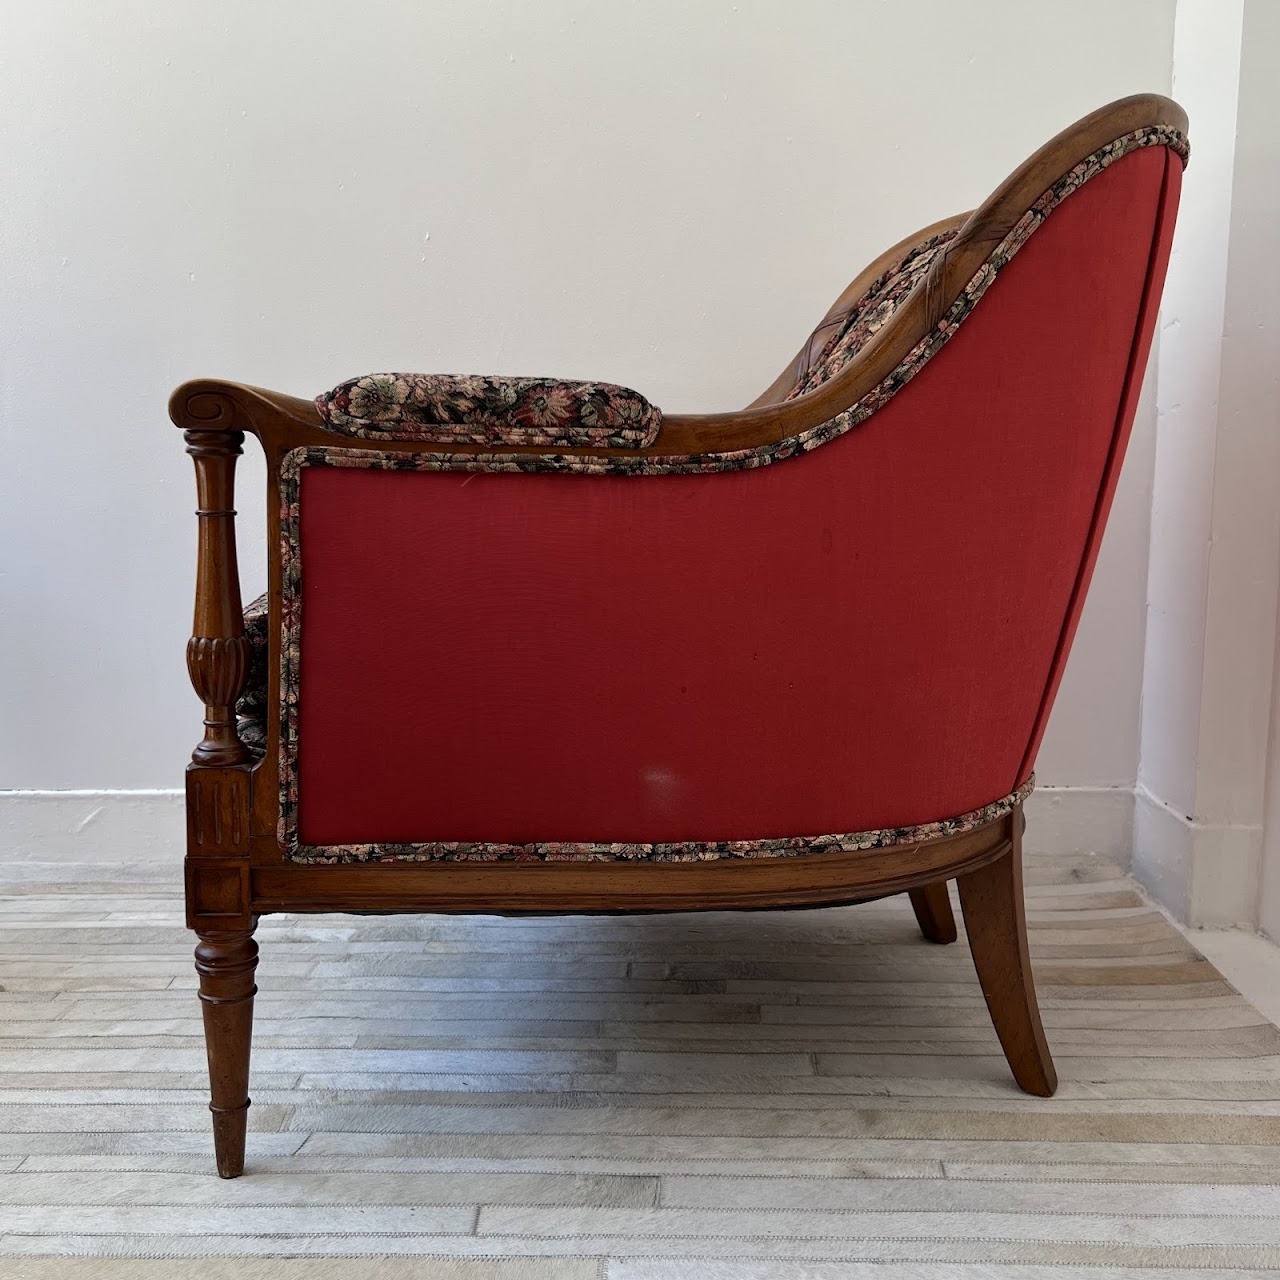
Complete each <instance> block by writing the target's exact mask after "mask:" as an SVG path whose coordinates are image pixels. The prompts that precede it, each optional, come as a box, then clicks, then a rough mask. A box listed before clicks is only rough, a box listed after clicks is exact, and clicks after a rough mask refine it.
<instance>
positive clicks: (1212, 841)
mask: <svg viewBox="0 0 1280 1280" xmlns="http://www.w3.org/2000/svg"><path fill="white" fill-rule="evenodd" d="M1133 818H1134V821H1133V873H1134V875H1136V876H1137V877H1138V879H1139V880H1140V881H1141V882H1142V884H1143V885H1144V886H1145V888H1146V889H1147V891H1148V892H1149V893H1150V894H1151V895H1152V897H1154V898H1155V899H1156V900H1157V901H1159V902H1160V903H1161V904H1162V905H1163V906H1164V907H1166V908H1167V909H1168V911H1169V912H1170V914H1171V915H1173V916H1174V917H1175V918H1176V919H1177V920H1180V921H1181V922H1182V923H1184V924H1188V925H1193V926H1195V927H1198V928H1209V929H1224V928H1235V927H1241V928H1245V929H1249V930H1255V929H1257V927H1258V897H1259V883H1260V876H1261V868H1262V827H1261V826H1232V825H1229V824H1226V823H1206V822H1197V821H1196V820H1195V819H1193V818H1191V817H1189V816H1187V815H1186V814H1183V813H1179V812H1177V810H1175V809H1172V808H1170V807H1169V805H1167V804H1166V803H1165V802H1164V801H1163V800H1161V799H1160V798H1159V797H1158V796H1156V795H1153V794H1152V793H1151V792H1150V791H1148V790H1147V788H1146V787H1144V786H1143V785H1142V784H1141V783H1139V784H1138V787H1137V790H1136V792H1135V795H1134V814H1133Z"/></svg>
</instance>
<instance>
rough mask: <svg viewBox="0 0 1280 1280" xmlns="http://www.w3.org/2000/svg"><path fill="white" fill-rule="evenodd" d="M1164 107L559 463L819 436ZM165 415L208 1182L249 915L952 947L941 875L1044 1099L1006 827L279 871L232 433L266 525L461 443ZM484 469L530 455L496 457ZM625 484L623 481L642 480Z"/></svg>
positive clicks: (999, 1014) (275, 802) (1154, 101)
mask: <svg viewBox="0 0 1280 1280" xmlns="http://www.w3.org/2000/svg"><path fill="white" fill-rule="evenodd" d="M1186 123H1187V122H1186V116H1185V114H1184V113H1183V111H1182V110H1181V108H1179V107H1178V106H1177V105H1176V104H1175V103H1173V102H1171V101H1169V100H1168V99H1166V98H1162V97H1159V96H1156V95H1139V96H1136V97H1132V98H1126V99H1123V100H1121V101H1119V102H1116V103H1113V104H1111V105H1110V106H1107V107H1104V108H1102V109H1101V110H1099V111H1096V112H1094V113H1093V114H1092V115H1089V116H1086V117H1085V118H1084V119H1083V120H1081V121H1079V122H1078V123H1077V124H1075V125H1074V126H1072V127H1071V128H1070V129H1067V130H1066V131H1064V132H1063V133H1061V134H1059V135H1058V137H1056V138H1054V139H1053V140H1052V141H1051V142H1049V143H1048V144H1047V145H1046V146H1045V147H1042V148H1041V149H1040V150H1039V151H1038V152H1036V153H1035V155H1033V156H1032V157H1031V158H1030V159H1029V160H1028V161H1027V162H1026V163H1025V164H1023V165H1021V166H1020V167H1019V168H1018V169H1017V170H1016V171H1015V172H1014V174H1013V175H1012V176H1011V177H1010V178H1009V179H1007V180H1006V181H1005V182H1004V183H1002V184H1001V186H1000V187H998V188H997V190H996V191H995V193H994V194H993V195H992V196H991V197H990V198H989V199H988V200H987V201H986V202H984V203H983V204H982V205H981V206H980V207H979V208H978V209H977V210H976V211H974V212H973V213H971V214H967V215H958V216H957V217H955V218H951V219H946V220H944V221H942V222H939V223H935V224H934V225H933V226H930V227H927V228H925V229H924V230H922V231H921V232H919V233H917V234H916V235H915V236H912V237H909V238H908V239H907V240H904V241H903V242H901V244H899V245H897V246H895V247H894V248H893V249H890V250H889V251H888V252H887V253H885V254H884V255H882V256H881V257H880V258H879V259H877V260H876V261H875V262H873V263H872V264H870V265H869V266H868V267H867V268H866V270H865V271H863V272H862V273H861V274H860V275H859V276H858V277H856V278H855V280H854V281H853V282H852V283H851V284H850V285H849V287H848V288H847V289H846V290H845V291H844V293H843V294H842V295H841V296H840V298H839V299H837V301H836V303H835V304H834V306H833V307H832V309H831V311H830V312H829V313H828V315H827V317H825V318H824V320H823V322H822V323H821V324H820V325H819V326H818V329H817V330H815V335H814V337H813V338H811V339H810V341H809V342H807V343H806V344H805V346H804V347H803V348H802V349H801V352H800V354H799V355H798V356H797V357H796V360H794V361H792V362H791V363H790V364H789V365H788V366H787V368H786V369H784V370H783V372H782V373H781V374H780V375H779V377H778V379H777V380H776V381H775V382H774V383H773V384H772V386H770V388H769V389H768V390H767V391H766V392H764V393H763V394H762V395H761V396H760V397H759V398H758V399H757V400H756V401H755V402H753V404H752V405H751V406H749V407H748V408H746V409H743V410H741V411H738V412H734V413H715V414H668V415H666V416H665V418H664V421H663V424H662V427H661V430H660V431H659V433H658V436H657V438H656V440H655V441H654V442H653V443H652V444H651V445H649V446H647V447H646V448H644V449H640V450H635V449H629V450H625V451H620V450H602V449H590V448H581V449H562V450H557V452H558V453H561V454H570V455H581V456H599V455H602V454H603V455H613V454H617V455H620V456H627V457H632V458H634V457H638V456H644V455H652V456H671V455H688V454H700V453H716V452H721V451H727V450H734V449H743V448H753V447H756V446H761V445H767V444H773V443H776V442H778V441H782V440H786V439H788V438H790V437H793V436H795V435H798V434H799V433H801V432H804V431H807V430H809V429H810V428H813V427H815V426H818V425H820V424H822V423H824V422H827V421H829V420H830V419H832V418H833V417H835V416H836V415H837V414H839V413H841V412H843V411H844V410H846V409H848V408H849V407H850V406H851V405H853V404H855V403H856V402H858V401H859V400H860V399H861V398H862V397H863V396H865V395H867V394H868V393H869V392H870V391H872V390H873V389H874V388H876V387H877V386H878V385H879V384H880V383H881V382H882V381H883V380H884V379H885V377H886V376H887V375H888V374H889V373H891V372H892V371H893V370H894V369H895V368H896V367H897V366H898V365H899V363H900V362H901V361H902V360H903V359H904V358H905V357H906V356H907V354H908V353H909V352H911V351H912V350H913V348H915V347H916V345H917V344H918V343H919V342H920V341H921V340H922V339H923V338H924V337H926V336H927V335H928V334H929V333H930V332H931V331H932V330H933V329H934V327H935V326H936V324H937V323H938V320H939V319H940V317H942V316H943V315H944V314H945V313H946V312H947V310H948V309H949V308H950V307H951V305H952V304H953V302H954V301H955V300H956V298H957V297H958V296H959V294H960V292H961V291H962V290H963V288H964V287H965V285H966V284H967V283H968V282H969V281H970V280H971V279H972V277H973V276H974V274H975V273H976V271H977V270H978V268H979V267H981V266H982V264H983V263H984V262H985V261H986V260H987V258H988V256H989V254H990V252H991V250H992V247H993V246H995V245H998V244H1000V243H1001V241H1002V240H1003V239H1004V238H1005V237H1006V236H1007V235H1008V234H1009V233H1010V231H1011V230H1012V229H1013V228H1014V227H1015V225H1016V224H1017V223H1018V221H1019V220H1020V219H1021V218H1022V216H1023V214H1024V213H1025V212H1026V211H1027V210H1028V209H1029V208H1031V206H1032V205H1033V204H1034V202H1035V201H1036V200H1037V199H1038V198H1039V197H1040V195H1041V194H1042V193H1043V192H1044V191H1045V190H1047V188H1048V187H1049V186H1050V185H1051V184H1052V183H1053V182H1054V181H1055V180H1057V179H1058V178H1059V177H1060V176H1061V175H1062V174H1064V173H1066V172H1068V171H1069V170H1070V169H1071V168H1072V167H1073V166H1074V165H1076V164H1078V163H1079V162H1080V161H1082V160H1084V159H1085V158H1086V157H1088V156H1090V155H1092V154H1094V153H1095V152H1096V151H1098V150H1099V149H1100V148H1102V147H1104V146H1106V145H1107V144H1109V143H1111V142H1112V141H1114V140H1115V139H1117V138H1119V137H1122V136H1124V135H1126V134H1129V133H1131V132H1133V131H1135V130H1138V129H1143V128H1150V127H1158V126H1165V127H1169V128H1172V129H1176V130H1178V131H1179V132H1185V130H1186ZM954 226H958V227H959V230H958V231H957V233H956V235H955V236H954V238H953V239H952V240H951V241H950V242H949V243H948V245H947V246H946V248H945V250H944V251H943V252H941V253H940V254H939V255H938V257H937V258H936V259H935V261H934V263H933V264H932V266H931V268H930V270H929V271H928V274H927V275H926V277H925V278H924V280H923V281H922V282H921V283H920V285H918V286H917V287H916V288H915V289H914V290H913V291H912V293H911V294H910V295H909V296H908V297H907V298H906V300H905V301H904V302H903V303H902V304H901V305H900V306H899V307H898V309H897V310H896V311H895V312H894V314H893V315H892V317H891V318H890V319H889V321H888V322H887V323H886V324H885V325H884V326H883V327H882V328H881V329H880V330H879V331H878V332H877V333H876V334H875V335H874V336H873V337H872V338H871V339H870V340H869V341H868V342H867V343H866V345H865V346H864V347H863V348H862V350H860V351H859V352H858V354H857V355H856V356H855V357H854V359H853V360H852V361H851V362H850V363H849V364H848V365H847V366H846V367H845V368H844V369H843V370H842V371H841V372H840V373H838V374H837V375H836V376H834V377H832V378H831V379H830V380H829V381H827V382H825V383H823V384H822V385H821V386H819V387H817V388H816V389H814V390H813V391H811V392H809V393H808V394H806V395H803V396H800V397H798V398H796V399H793V400H785V399H784V397H785V395H786V393H787V391H788V389H789V388H790V387H791V386H793V385H794V383H795V378H796V375H797V372H798V371H801V370H802V369H803V368H804V367H805V363H806V362H807V360H808V359H809V356H810V353H811V351H812V349H813V348H814V346H815V345H816V344H818V343H820V341H821V338H822V335H823V334H824V333H825V332H827V331H829V329H830V326H831V324H832V323H833V322H834V321H836V320H838V318H839V317H840V315H841V314H842V313H843V310H845V309H847V308H848V306H849V305H850V303H852V302H854V301H856V300H857V299H858V298H859V297H860V296H861V295H862V293H863V292H864V291H865V289H866V287H867V286H868V285H869V284H870V283H871V282H872V281H873V280H874V279H876V278H877V277H878V276H879V275H880V274H881V273H882V272H883V271H884V270H885V268H886V267H887V266H888V265H891V264H892V263H893V262H894V261H896V260H897V259H898V258H900V257H901V256H902V253H903V252H904V251H905V250H906V249H907V248H909V247H910V246H911V245H914V244H917V243H919V242H920V241H922V240H923V239H925V238H926V237H928V236H931V235H934V234H936V233H937V232H938V231H941V230H943V229H947V228H950V227H954ZM169 411H170V416H171V417H172V419H173V421H174V423H175V424H177V425H178V426H179V427H181V428H182V429H183V431H184V436H185V440H186V443H187V452H188V453H189V454H190V455H191V456H192V458H193V460H194V463H195V470H196V482H197V492H198V500H199V505H198V509H197V517H198V522H199V547H198V556H197V578H196V605H195V618H194V626H193V634H192V638H191V640H190V642H189V644H188V647H187V664H188V669H189V671H190V675H191V681H192V685H193V686H194V688H195V690H196V692H197V694H198V695H199V697H200V699H201V700H202V702H203V703H204V706H205V716H204V734H203V737H202V739H201V741H200V742H199V743H198V744H197V746H196V747H195V749H194V751H193V752H192V760H191V763H190V764H189V765H188V768H187V813H188V843H187V857H186V887H187V922H188V925H189V926H190V928H192V929H193V930H194V931H195V932H196V933H197V934H198V935H199V937H200V945H199V947H198V948H197V965H196V967H197V970H198V972H199V975H200V999H201V1001H202V1004H203V1008H204V1017H205V1028H206V1038H207V1041H208V1046H209V1060H210V1076H211V1081H212V1094H213V1101H212V1104H211V1108H212V1111H213V1114H214V1131H215V1147H216V1150H217V1160H218V1169H219V1172H220V1173H221V1174H222V1175H223V1176H225V1177H234V1176H236V1175H237V1174H239V1173H240V1172H241V1171H242V1168H243V1161H244V1136H245V1112H246V1109H247V1107H248V1105H249V1103H248V1095H247V1081H248V1059H249V1037H250V1029H251V1020H252V1000H253V994H254V991H255V987H254V985H253V972H254V968H255V966H256V963H257V948H256V945H255V944H254V942H253V937H252V934H253V930H254V927H255V925H256V921H257V917H258V915H259V914H260V913H264V912H271V911H376V912H413V911H432V912H449V911H453V912H467V911H472V912H503V913H521V912H602V911H605V912H607V911H676V910H699V909H703V910H705V909H724V908H751V907H783V906H785V907H795V906H813V905H819V904H830V903H841V902H852V901H862V900H866V899H868V898H873V897H879V896H883V895H885V894H890V893H898V892H903V891H908V892H910V894H911V897H912V902H913V905H914V906H915V908H916V914H917V918H918V919H919V921H920V924H921V927H922V929H923V930H924V932H925V935H926V936H927V937H929V938H930V939H932V940H934V941H939V942H945V941H950V940H951V939H953V938H954V937H955V936H956V930H955V924H954V921H953V919H952V915H951V908H950V904H949V900H948V898H947V894H946V889H945V882H946V881H947V880H950V879H958V880H959V884H960V897H961V903H962V906H963V907H964V910H965V916H966V921H967V923H968V925H969V936H970V943H971V946H972V948H973V950H974V957H975V961H976V962H977V964H978V971H979V976H980V978H981V980H982V985H983V989H984V993H985V994H986V997H987V1002H988V1005H989V1008H990V1011H991V1014H992V1018H993V1021H994V1022H995V1024H996V1029H997V1031H998V1033H999V1035H1000V1039H1001V1043H1002V1045H1003V1046H1004V1049H1005V1052H1006V1055H1007V1057H1008V1058H1009V1061H1010V1066H1011V1067H1012V1069H1013V1072H1014V1075H1015V1077H1016V1079H1017V1081H1018V1083H1019V1085H1021V1087H1022V1088H1024V1089H1026V1090H1028V1091H1029V1092H1033V1093H1039V1094H1049V1093H1052V1092H1053V1089H1054V1087H1055V1085H1056V1078H1055V1076H1054V1072H1053V1064H1052V1061H1051V1059H1050V1056H1049V1051H1048V1048H1047V1046H1046V1044H1045V1041H1044V1034H1043V1030H1042V1029H1041V1026H1040V1019H1039V1014H1038V1011H1037V1008H1036V1001H1035V992H1034V985H1033V983H1032V979H1031V972H1030V965H1029V961H1028V958H1027V948H1026V929H1025V921H1024V918H1023V907H1022V893H1021V870H1020V868H1021V858H1020V850H1021V836H1022V827H1023V819H1022V814H1021V811H1020V810H1017V811H1015V812H1014V813H1013V814H1011V815H1009V816H1007V817H1004V818H1001V819H998V820H997V821H995V822H992V823H990V824H988V825H987V826H985V827H982V828H979V829H977V830H974V831H969V832H966V833H964V834H962V835H957V836H950V837H945V838H940V839H936V840H932V841H928V842H924V843H920V844H916V845H908V846H898V847H892V848H886V849H878V850H868V851H862V852H858V853H834V854H818V855H812V856H807V857H796V858H778V859H754V860H745V861H743V860H733V861H708V862H691V863H657V864H652V863H650V864H646V863H610V862H581V863H538V862H533V863H524V862H501V863H447V862H446V863H420V862H403V863H390V864H345V865H326V866H309V865H300V864H296V863H291V862H289V861H287V860H286V858H285V857H284V854H283V852H282V850H281V848H280V845H279V843H278V839H277V817H278V809H279V796H278V763H277V761H278V740H279V731H280V725H279V706H278V703H277V700H274V699H272V700H271V702H272V705H271V707H270V709H269V718H268V725H267V730H268V732H267V744H266V752H265V754H264V755H263V756H262V757H253V756H251V755H250V753H249V752H248V751H247V749H246V748H245V747H244V746H243V745H242V744H241V742H240V740H239V739H238V737H237V736H236V730H235V703H236V699H237V698H238V697H239V695H240V693H241V692H242V690H243V688H244V684H245V679H246V675H247V670H248V656H249V654H248V641H247V639H246V637H245V633H244V621H243V614H242V607H241V605H242V602H241V597H240V584H239V573H238V569H237V562H236V542H235V506H234V479H235V464H236V459H237V457H239V455H240V453H241V448H242V444H243V441H244V435H245V433H246V432H247V433H250V434H252V435H254V436H256V437H257V439H258V440H259V442H260V443H261V445H262V448H263V451H264V453H265V455H266V462H267V485H268V501H269V509H271V510H277V509H278V508H279V499H280V469H281V463H282V461H283V459H284V457H285V455H286V454H287V453H288V452H289V451H290V450H293V449H297V448H300V447H306V446H330V447H332V446H334V445H335V444H341V446H342V447H344V448H347V449H359V448H365V447H367V448H376V449H377V450H379V451H381V452H412V453H444V452H448V453H452V454H459V453H475V454H484V453H488V452H494V450H492V449H489V448H487V447H486V446H481V445H461V444H450V445H448V446H447V447H445V446H436V447H432V446H430V445H424V444H423V443H421V442H418V441H396V440H378V441H376V442H375V441H361V440H358V439H351V438H349V437H344V438H338V437H335V436H334V435H333V434H332V433H330V432H329V431H327V430H326V429H325V427H324V424H323V420H322V419H321V417H320V414H319V412H318V410H317V409H316V407H315V405H314V404H312V403H311V402H310V401H307V400H301V399H297V398H295V397H293V396H287V395H282V394H279V393H276V392H271V391H266V390H262V389H260V388H256V387H249V386H244V385H240V384H237V383H230V382H220V381H212V380H201V381H195V382H188V383H186V384H184V385H183V386H181V387H179V388H178V390H177V391H176V392H175V393H174V395H173V397H172V399H171V401H170V406H169ZM501 451H502V452H503V453H525V452H528V453H539V452H546V450H545V449H542V448H540V447H538V446H523V447H521V446H511V445H504V446H502V449H501ZM642 482H643V481H641V483H642ZM268 595H269V636H270V661H269V667H268V669H269V670H272V671H275V670H278V669H279V657H280V655H279V644H280V641H279V636H280V629H281V628H280V608H281V557H280V554H279V549H278V546H277V545H276V544H275V541H274V539H273V543H272V548H271V554H270V556H269V585H268Z"/></svg>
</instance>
